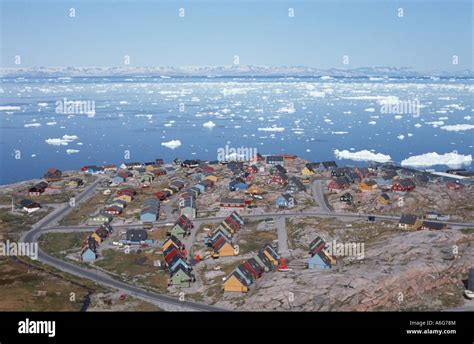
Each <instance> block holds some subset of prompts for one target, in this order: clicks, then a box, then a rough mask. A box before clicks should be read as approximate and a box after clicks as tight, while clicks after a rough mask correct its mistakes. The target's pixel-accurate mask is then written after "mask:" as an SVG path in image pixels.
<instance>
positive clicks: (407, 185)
mask: <svg viewBox="0 0 474 344" xmlns="http://www.w3.org/2000/svg"><path fill="white" fill-rule="evenodd" d="M414 189H415V183H413V181H412V180H411V179H400V180H397V181H395V182H394V183H393V184H392V187H391V190H392V191H393V192H407V191H412V190H414Z"/></svg>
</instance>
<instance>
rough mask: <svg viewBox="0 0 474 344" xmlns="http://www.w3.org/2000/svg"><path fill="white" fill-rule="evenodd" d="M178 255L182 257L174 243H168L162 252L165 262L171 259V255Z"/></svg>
mask: <svg viewBox="0 0 474 344" xmlns="http://www.w3.org/2000/svg"><path fill="white" fill-rule="evenodd" d="M176 255H179V257H180V258H183V255H182V253H181V252H180V251H178V249H177V248H176V247H175V246H174V245H170V246H169V247H168V248H167V249H166V250H165V251H164V252H163V256H164V257H165V261H166V262H167V263H169V262H171V261H172V260H173V257H174V256H176Z"/></svg>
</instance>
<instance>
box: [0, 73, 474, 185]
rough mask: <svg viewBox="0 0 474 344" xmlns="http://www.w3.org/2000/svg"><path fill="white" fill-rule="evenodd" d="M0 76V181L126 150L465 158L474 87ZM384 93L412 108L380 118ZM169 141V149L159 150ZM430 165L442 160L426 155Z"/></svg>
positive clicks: (112, 158) (110, 159)
mask: <svg viewBox="0 0 474 344" xmlns="http://www.w3.org/2000/svg"><path fill="white" fill-rule="evenodd" d="M0 81H1V84H0V118H1V121H0V135H1V139H0V147H1V148H0V149H1V166H0V184H7V183H12V182H15V181H21V180H25V179H30V178H37V177H40V176H42V175H43V173H44V171H45V170H46V169H47V168H48V167H52V166H54V167H57V168H59V169H62V170H66V169H78V168H80V167H81V166H83V165H87V164H104V163H116V164H119V163H121V162H122V161H123V160H124V155H125V154H126V153H127V152H126V151H129V154H130V160H132V161H150V160H154V159H156V158H163V159H165V161H167V162H170V161H171V160H172V159H174V158H175V157H180V158H182V159H184V158H201V159H209V160H215V159H217V150H218V149H219V148H223V147H225V146H226V145H228V146H229V147H234V148H238V147H248V148H256V149H257V151H258V152H260V153H261V154H278V153H291V154H297V155H298V156H301V157H303V158H305V159H308V160H311V161H320V160H335V159H337V158H338V157H337V156H336V155H335V150H339V151H344V150H347V151H348V153H350V155H349V156H348V155H347V154H346V155H344V157H346V158H347V157H349V159H342V160H340V161H339V162H340V163H341V164H353V165H356V164H363V162H360V161H354V160H353V158H355V157H357V154H358V153H360V152H361V151H363V150H368V151H370V152H372V153H374V154H377V153H380V154H383V155H384V156H389V157H390V158H391V159H392V160H393V161H395V162H401V161H402V160H404V159H406V158H408V157H410V156H417V155H422V154H426V153H431V152H436V153H439V154H444V153H449V152H453V151H454V153H456V154H457V155H458V156H459V157H460V159H461V158H462V157H464V158H466V156H468V155H470V154H472V147H473V135H472V134H473V131H472V129H469V128H471V127H472V125H473V124H474V121H473V120H472V119H471V117H474V113H473V109H472V99H473V92H474V86H473V82H472V80H466V79H456V80H453V79H439V80H431V79H369V78H359V79H344V78H339V79H328V78H323V79H321V78H184V77H181V78H160V77H146V78H145V77H143V78H139V77H129V78H125V77H110V78H102V77H101V78H4V79H0ZM65 99H66V100H68V101H77V100H84V101H90V102H94V105H95V115H94V116H88V115H85V114H64V113H58V112H57V111H56V110H57V102H58V101H59V102H64V100H65ZM394 100H398V101H402V102H406V103H407V104H408V103H409V102H412V103H414V102H415V101H418V102H419V104H421V108H420V109H419V110H420V111H419V114H418V113H403V114H397V113H388V114H387V113H382V112H383V107H382V106H383V105H384V104H387V103H391V102H393V101H394ZM91 104H92V103H91ZM405 112H409V111H405ZM466 128H467V129H466ZM448 129H449V130H448ZM461 129H464V130H461ZM170 141H171V144H172V143H177V141H179V142H180V145H179V146H177V147H175V148H174V149H172V148H170V147H168V146H165V145H162V144H163V143H165V144H166V143H168V144H169V145H171V144H170ZM173 141H174V142H173ZM58 144H59V145H58ZM455 160H456V159H455ZM463 167H465V168H467V169H471V168H472V166H471V165H470V164H465V165H464V166H463ZM426 168H428V167H426ZM429 168H435V169H438V170H443V169H446V168H447V166H445V165H444V166H443V165H438V164H436V163H435V162H433V166H430V167H429Z"/></svg>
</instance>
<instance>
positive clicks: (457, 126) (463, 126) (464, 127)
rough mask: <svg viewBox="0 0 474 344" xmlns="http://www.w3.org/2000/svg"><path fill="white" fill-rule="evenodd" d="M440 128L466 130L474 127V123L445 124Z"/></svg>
mask: <svg viewBox="0 0 474 344" xmlns="http://www.w3.org/2000/svg"><path fill="white" fill-rule="evenodd" d="M440 128H441V129H443V130H447V131H465V130H471V129H474V125H473V124H453V125H445V126H442V127H440Z"/></svg>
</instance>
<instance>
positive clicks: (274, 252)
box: [262, 244, 280, 260]
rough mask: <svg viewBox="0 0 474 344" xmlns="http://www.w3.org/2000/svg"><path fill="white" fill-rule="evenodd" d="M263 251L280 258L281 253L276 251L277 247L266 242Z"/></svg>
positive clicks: (276, 258) (277, 258)
mask: <svg viewBox="0 0 474 344" xmlns="http://www.w3.org/2000/svg"><path fill="white" fill-rule="evenodd" d="M263 251H266V252H267V253H268V254H269V255H270V256H272V257H273V258H274V259H275V260H279V259H280V255H279V254H278V253H277V252H276V251H275V249H274V248H273V247H272V246H271V245H270V244H266V245H265V246H263V248H262V252H263Z"/></svg>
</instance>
